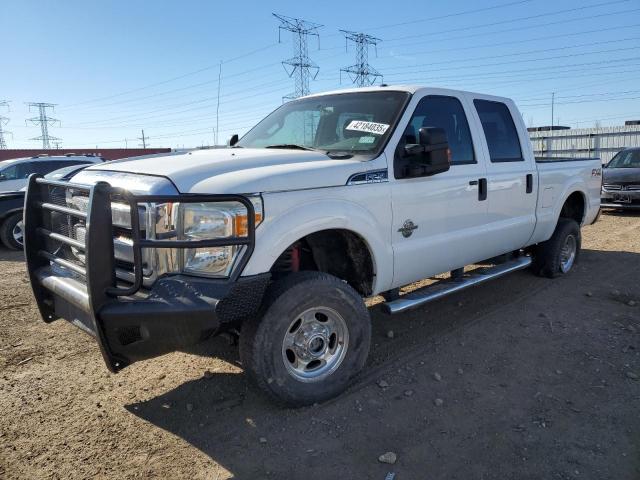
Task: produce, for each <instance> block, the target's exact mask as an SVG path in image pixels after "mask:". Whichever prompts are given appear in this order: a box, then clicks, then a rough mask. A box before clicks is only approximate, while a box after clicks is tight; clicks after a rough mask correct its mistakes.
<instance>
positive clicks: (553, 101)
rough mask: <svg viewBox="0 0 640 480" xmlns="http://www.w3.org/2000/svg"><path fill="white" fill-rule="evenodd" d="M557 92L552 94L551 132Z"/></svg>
mask: <svg viewBox="0 0 640 480" xmlns="http://www.w3.org/2000/svg"><path fill="white" fill-rule="evenodd" d="M555 100H556V92H551V131H553V108H554V106H555Z"/></svg>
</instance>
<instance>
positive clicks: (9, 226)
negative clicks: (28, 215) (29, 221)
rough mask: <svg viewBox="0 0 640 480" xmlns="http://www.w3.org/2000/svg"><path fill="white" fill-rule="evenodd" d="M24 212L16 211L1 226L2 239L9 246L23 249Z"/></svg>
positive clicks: (0, 236) (0, 235) (0, 237)
mask: <svg viewBox="0 0 640 480" xmlns="http://www.w3.org/2000/svg"><path fill="white" fill-rule="evenodd" d="M23 237H24V233H23V230H22V213H14V214H13V215H11V216H10V217H9V218H7V219H6V220H5V221H4V222H3V223H2V226H0V240H2V243H4V245H5V246H6V247H7V248H11V249H13V250H22V248H23V244H24V238H23Z"/></svg>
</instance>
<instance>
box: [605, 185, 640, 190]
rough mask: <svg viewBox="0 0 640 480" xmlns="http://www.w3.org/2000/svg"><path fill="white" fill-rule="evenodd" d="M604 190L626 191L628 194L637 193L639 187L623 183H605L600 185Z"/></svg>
mask: <svg viewBox="0 0 640 480" xmlns="http://www.w3.org/2000/svg"><path fill="white" fill-rule="evenodd" d="M602 186H603V187H604V189H605V190H616V191H620V190H626V191H628V192H637V191H639V190H640V185H633V184H625V183H605V184H604V185H602Z"/></svg>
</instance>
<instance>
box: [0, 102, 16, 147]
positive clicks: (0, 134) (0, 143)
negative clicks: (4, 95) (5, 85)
mask: <svg viewBox="0 0 640 480" xmlns="http://www.w3.org/2000/svg"><path fill="white" fill-rule="evenodd" d="M0 107H7V112H8V111H9V102H7V101H6V100H2V101H0ZM7 123H9V119H8V118H7V117H2V116H0V150H6V149H7V142H6V141H5V139H4V135H5V134H6V133H7V134H9V135H11V137H12V138H13V134H12V133H11V132H9V131H7V130H4V129H3V128H2V127H4V126H5V125H6V124H7Z"/></svg>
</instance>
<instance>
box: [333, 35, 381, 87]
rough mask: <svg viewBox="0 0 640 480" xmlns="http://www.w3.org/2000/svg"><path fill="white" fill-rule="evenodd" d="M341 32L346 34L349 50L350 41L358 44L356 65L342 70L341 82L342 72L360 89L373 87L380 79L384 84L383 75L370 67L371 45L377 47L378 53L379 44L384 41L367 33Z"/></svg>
mask: <svg viewBox="0 0 640 480" xmlns="http://www.w3.org/2000/svg"><path fill="white" fill-rule="evenodd" d="M340 31H341V32H342V33H343V34H344V38H345V48H346V49H348V45H349V41H352V42H353V43H355V44H356V63H355V64H353V65H350V66H348V67H344V68H341V69H340V77H341V78H340V81H342V72H345V73H347V74H348V75H349V77H350V78H351V81H352V82H353V83H355V84H356V85H357V86H358V87H368V86H370V85H373V84H374V83H375V81H376V78H378V77H379V78H380V82H381V83H382V74H381V73H380V72H378V71H377V70H376V69H375V68H373V67H372V66H371V65H369V45H373V46H374V47H376V53H377V45H378V42H381V41H382V40H381V39H379V38H376V37H372V36H371V35H367V34H366V33H361V32H352V31H349V30H340Z"/></svg>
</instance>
